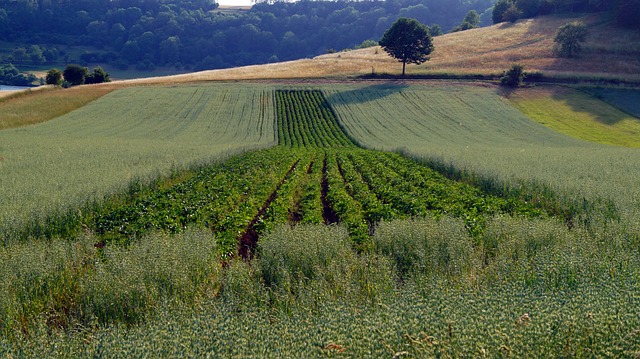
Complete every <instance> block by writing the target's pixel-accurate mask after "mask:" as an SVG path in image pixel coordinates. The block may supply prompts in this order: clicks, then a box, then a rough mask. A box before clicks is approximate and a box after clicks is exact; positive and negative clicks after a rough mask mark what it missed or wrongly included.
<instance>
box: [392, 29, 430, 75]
mask: <svg viewBox="0 0 640 359" xmlns="http://www.w3.org/2000/svg"><path fill="white" fill-rule="evenodd" d="M380 46H382V48H383V49H384V51H386V52H387V53H388V54H389V55H391V56H392V57H394V58H396V59H397V60H398V61H400V62H402V76H404V75H405V68H406V65H407V63H410V64H421V63H423V62H426V61H427V60H429V54H431V52H432V51H433V43H432V40H431V35H430V34H429V29H428V28H427V27H426V26H425V25H423V24H421V23H420V22H418V21H417V20H415V19H407V18H400V19H398V20H396V22H394V23H393V25H391V27H390V28H389V30H387V31H386V32H385V33H384V36H382V39H381V40H380Z"/></svg>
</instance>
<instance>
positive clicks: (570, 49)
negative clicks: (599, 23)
mask: <svg viewBox="0 0 640 359" xmlns="http://www.w3.org/2000/svg"><path fill="white" fill-rule="evenodd" d="M588 34H589V33H588V31H587V25H586V24H585V23H583V22H581V21H574V22H570V23H567V24H565V25H563V26H560V28H558V32H556V37H555V38H554V39H553V41H554V42H556V43H557V44H558V45H557V48H556V50H555V51H556V53H557V54H558V55H559V56H563V57H574V56H576V55H577V54H579V53H580V52H581V51H582V43H583V42H585V41H586V40H587V35H588Z"/></svg>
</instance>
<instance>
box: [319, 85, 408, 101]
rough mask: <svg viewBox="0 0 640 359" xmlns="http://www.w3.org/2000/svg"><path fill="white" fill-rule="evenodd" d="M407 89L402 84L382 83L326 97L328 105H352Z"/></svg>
mask: <svg viewBox="0 0 640 359" xmlns="http://www.w3.org/2000/svg"><path fill="white" fill-rule="evenodd" d="M407 87H409V85H407V84H402V83H383V84H375V85H370V86H366V87H360V88H357V89H353V90H349V91H341V92H337V93H334V94H331V95H329V96H327V100H328V101H329V103H342V104H346V105H348V104H354V103H365V102H369V101H374V100H377V99H381V98H384V97H387V96H390V95H393V94H395V93H398V92H402V90H404V89H406V88H407Z"/></svg>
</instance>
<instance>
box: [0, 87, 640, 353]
mask: <svg viewBox="0 0 640 359" xmlns="http://www.w3.org/2000/svg"><path fill="white" fill-rule="evenodd" d="M114 96H115V98H116V99H118V101H113V98H114ZM117 96H120V97H117ZM127 101H132V102H136V103H138V104H141V105H140V106H141V107H143V108H144V111H140V112H139V111H138V110H137V109H136V108H132V107H131V106H133V105H132V104H131V103H129V104H128V105H125V103H126V102H127ZM96 106H98V107H96ZM99 106H105V108H108V109H109V111H110V113H112V114H119V115H118V118H119V117H127V118H128V119H129V120H128V121H126V120H117V122H116V124H117V126H112V125H111V124H110V122H109V119H108V116H107V115H103V116H101V117H100V119H101V121H94V120H93V119H89V116H88V115H87V112H84V113H85V114H84V115H78V113H82V112H83V111H88V110H90V109H93V112H95V113H98V111H97V108H99ZM106 111H107V110H105V112H106ZM238 112H241V113H244V114H245V115H243V116H239V115H237V113H238ZM88 113H92V112H88ZM120 114H121V115H120ZM74 116H77V117H74ZM96 117H97V116H96ZM150 118H153V119H155V122H153V121H152V120H150ZM176 118H185V120H184V122H182V121H179V120H178V121H176ZM62 119H64V121H61V120H62ZM131 119H135V121H132V120H131ZM142 119H147V120H145V121H142ZM190 119H193V121H189V120H190ZM198 119H199V120H198ZM67 121H68V123H67ZM87 121H89V122H90V123H91V126H90V128H87V127H86V125H85V126H83V124H86V123H87ZM140 122H142V123H143V124H140ZM148 122H153V125H150V124H148ZM192 122H193V123H194V124H193V126H195V128H197V129H196V130H194V131H193V132H191V130H190V124H191V123H192ZM178 124H184V125H185V126H184V127H183V128H176V125H178ZM47 125H50V126H51V127H49V128H44V127H42V126H44V125H38V126H33V127H27V128H24V129H22V131H24V132H27V133H30V135H31V136H33V135H34V134H33V133H31V132H32V131H35V130H34V129H37V130H38V131H42V132H38V133H40V134H41V136H45V135H46V133H47V132H46V131H54V130H55V131H60V132H57V133H60V134H62V133H65V134H66V136H68V137H66V138H73V135H74V134H75V133H77V132H76V131H77V130H78V129H83V128H84V131H86V132H83V133H84V134H83V135H77V137H82V136H88V135H87V134H93V135H92V136H91V138H93V139H94V141H96V142H97V141H98V138H106V139H109V138H111V137H117V136H125V137H126V138H128V139H129V141H132V142H138V141H140V142H142V143H146V141H149V142H154V143H156V141H157V143H164V142H168V143H169V144H168V145H167V146H170V145H173V146H176V147H177V145H176V143H177V142H178V140H177V139H183V141H186V142H188V141H187V139H192V140H193V141H196V142H206V140H205V139H204V138H208V137H211V138H213V139H215V138H218V139H219V141H220V142H221V143H224V144H225V145H227V146H229V144H230V143H236V142H237V143H238V146H239V147H231V149H230V150H228V151H229V152H228V153H232V152H238V151H240V150H242V149H243V148H244V149H249V148H248V147H246V146H247V144H253V142H252V141H255V142H256V143H257V145H256V147H260V146H262V147H267V146H269V145H274V144H275V141H274V135H277V146H273V148H268V149H260V150H256V151H251V152H248V153H245V154H236V155H233V156H231V155H230V156H229V157H228V158H227V159H226V160H225V161H219V163H208V164H207V165H202V166H194V167H190V168H189V169H186V170H174V171H173V173H172V174H171V176H161V177H160V178H157V179H156V180H155V181H149V182H148V183H146V184H145V183H142V184H135V185H131V186H129V187H127V188H126V189H125V190H121V191H118V192H117V193H114V194H112V195H108V196H105V197H104V199H103V200H102V201H98V202H96V203H93V204H91V205H90V206H86V205H85V206H82V202H81V200H80V199H77V200H76V202H75V203H78V204H77V205H76V206H77V207H74V205H73V202H68V203H67V205H68V206H69V207H68V208H69V211H68V212H67V217H66V218H65V219H64V220H61V221H56V220H46V221H45V222H43V223H41V224H40V227H37V226H32V227H28V228H26V229H24V231H23V232H20V231H19V230H18V231H16V233H15V234H14V235H15V236H16V240H11V241H7V242H6V243H4V244H2V245H1V246H0V293H6V295H4V296H1V297H0V353H2V354H6V355H8V356H10V357H11V356H27V357H42V356H49V357H95V356H116V357H118V356H119V357H141V356H158V357H185V356H186V357H189V356H191V357H200V356H212V357H218V356H220V357H230V356H238V357H257V356H259V357H326V356H329V357H340V356H344V357H396V358H400V357H462V356H471V357H476V356H478V357H526V356H534V357H558V356H561V357H607V356H612V357H633V356H635V355H637V354H638V353H639V352H640V335H639V332H638V329H639V328H640V319H639V318H640V313H638V310H639V308H638V306H637V300H638V298H640V288H639V287H638V286H637V283H638V281H639V280H640V237H639V236H638V233H639V232H638V231H639V230H640V222H639V221H637V219H635V218H634V217H633V216H630V215H629V214H632V213H634V211H635V209H634V207H633V206H634V204H635V205H636V206H637V198H638V197H635V198H634V197H631V198H623V196H624V195H630V194H631V195H633V193H635V192H634V191H638V189H637V187H636V186H635V184H636V182H634V181H637V180H636V179H635V177H634V176H632V175H631V174H627V175H626V176H621V177H620V178H615V179H614V178H609V182H606V181H603V178H604V179H606V178H608V177H607V176H606V174H601V173H599V172H600V171H604V170H606V169H608V168H609V167H606V166H607V165H608V166H614V165H615V164H610V163H606V164H605V163H604V162H603V163H594V162H592V160H593V157H595V155H594V156H585V155H584V154H592V153H600V152H602V154H601V155H600V156H602V158H605V157H604V156H606V155H608V156H609V157H608V158H609V159H611V158H618V160H619V162H618V163H617V166H618V167H620V168H619V169H618V172H616V173H613V174H611V173H610V174H609V175H617V174H618V173H621V174H622V173H624V172H625V171H633V168H634V167H633V166H634V163H636V162H634V161H635V159H634V157H633V156H634V155H635V156H637V154H636V152H637V149H628V148H627V149H625V148H620V147H612V146H604V145H598V144H594V143H589V142H586V141H581V140H578V139H575V138H572V137H569V136H566V135H562V134H559V133H557V132H554V131H553V130H551V129H549V128H547V127H545V126H543V125H540V124H538V123H536V122H534V121H531V120H529V119H528V118H526V117H525V116H524V115H523V114H522V113H521V112H520V111H518V110H517V109H515V108H513V107H512V106H511V105H510V103H509V102H508V101H507V100H505V99H503V98H502V97H500V96H499V95H498V94H497V93H496V90H495V89H494V88H491V87H481V86H437V85H435V86H434V85H433V84H430V85H428V86H424V85H408V86H405V85H373V86H354V85H338V84H330V85H318V86H317V87H316V88H314V89H309V88H308V85H306V86H305V88H304V89H300V88H296V86H292V85H287V86H286V87H285V86H273V85H271V86H269V85H262V84H260V85H232V86H229V85H212V86H185V87H175V88H157V89H156V88H144V89H130V90H121V91H116V92H113V93H112V94H110V95H108V96H107V97H105V98H103V99H101V100H99V101H96V102H94V103H92V104H91V105H89V106H87V107H84V108H82V109H80V110H79V111H76V112H74V113H71V114H69V115H67V116H65V117H62V118H61V119H57V120H55V121H52V122H49V123H47ZM54 125H57V126H54ZM139 125H140V128H138V126H139ZM154 125H155V126H154ZM207 126H211V128H212V130H211V131H210V132H208V131H207V130H206V127H207ZM213 128H216V130H213ZM12 131H13V130H12ZM113 131H116V132H117V133H118V135H117V136H116V135H114V132H113ZM3 133H5V132H0V135H1V134H3ZM6 133H9V131H7V132H6ZM219 133H224V134H226V135H225V136H228V137H223V136H222V135H219ZM128 136H131V137H128ZM216 136H220V137H216ZM149 137H150V138H151V139H148V138H149ZM265 137H266V138H265ZM134 138H135V140H134ZM172 139H176V141H175V142H172ZM233 141H236V142H233ZM125 142H126V141H122V142H116V144H118V145H120V144H122V143H125ZM52 143H53V142H52ZM182 144H183V145H184V142H182ZM357 144H359V145H362V146H364V147H367V148H368V149H365V148H361V147H359V146H358V145H357ZM241 145H242V146H245V147H241ZM210 146H214V145H210ZM202 147H203V148H204V147H205V145H202ZM160 148H161V147H160V146H159V145H158V147H154V149H155V150H158V151H159V150H160ZM210 148H213V149H214V150H215V149H216V148H217V147H215V146H214V147H210ZM374 148H376V149H383V150H390V149H402V150H403V151H404V154H408V155H409V156H404V155H403V154H400V153H394V152H382V151H379V150H374ZM141 149H142V150H141V151H139V152H137V153H138V154H140V153H142V154H144V153H145V152H144V149H145V147H144V146H143V147H141ZM168 149H169V150H170V149H171V147H168ZM129 150H130V151H131V153H136V152H135V151H134V148H133V147H130V148H129ZM174 151H175V147H174ZM578 154H582V157H580V156H578ZM130 155H131V154H130ZM614 155H615V156H618V157H614ZM212 156H213V159H214V160H215V159H216V158H217V159H221V157H215V156H224V153H223V152H221V151H218V152H215V151H213V153H212ZM625 156H626V157H625ZM408 157H409V158H408ZM411 157H413V158H411ZM551 157H554V158H551ZM125 159H126V161H128V162H131V161H132V157H127V158H125ZM209 159H211V158H208V157H207V158H204V159H203V157H199V158H197V159H196V160H195V161H196V162H197V161H206V160H209ZM176 161H177V162H176V163H177V164H174V166H176V167H182V166H186V164H187V163H189V162H190V161H192V160H191V159H190V158H188V157H185V156H184V155H183V158H182V159H176ZM572 161H575V163H573V162H572ZM424 164H426V165H424ZM548 164H551V165H550V166H551V168H546V167H545V166H546V165H548ZM561 164H562V165H563V166H564V167H562V166H561ZM492 166H495V168H494V167H492ZM553 166H557V167H553ZM543 169H544V171H543ZM576 169H577V170H576ZM587 169H590V171H591V172H586V170H587ZM554 170H555V171H556V173H555V174H556V175H558V176H556V178H554V176H553V173H552V171H554ZM536 171H538V172H536ZM580 171H583V172H580ZM136 173H143V172H136ZM592 173H593V175H592V178H588V175H591V174H592ZM579 176H585V177H584V178H582V177H579ZM92 181H94V180H92ZM595 181H601V185H604V186H610V187H609V188H607V189H601V190H599V191H596V192H589V191H590V190H591V189H592V188H593V187H590V186H593V183H594V182H595ZM614 181H618V182H617V183H618V188H617V191H618V192H622V193H616V188H615V187H614V184H615V183H616V182H614ZM101 193H105V191H102V192H101ZM599 199H600V200H601V202H598V200H599ZM78 208H81V210H76V209H78ZM17 229H19V228H17ZM17 239H19V240H17Z"/></svg>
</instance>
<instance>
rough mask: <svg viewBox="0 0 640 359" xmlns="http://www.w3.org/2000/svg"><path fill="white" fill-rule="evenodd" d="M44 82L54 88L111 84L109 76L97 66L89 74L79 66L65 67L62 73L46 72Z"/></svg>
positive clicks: (56, 70) (57, 71) (84, 68)
mask: <svg viewBox="0 0 640 359" xmlns="http://www.w3.org/2000/svg"><path fill="white" fill-rule="evenodd" d="M45 82H46V83H47V84H48V85H54V86H65V87H68V86H77V85H83V84H99V83H103V82H111V78H110V77H109V74H108V73H107V72H106V71H104V70H103V69H102V67H100V66H98V67H96V68H94V69H93V71H92V72H91V73H89V69H88V68H86V67H82V66H80V65H75V64H71V65H67V67H65V69H64V71H60V70H58V69H55V68H54V69H51V70H49V71H48V72H47V76H46V77H45Z"/></svg>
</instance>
